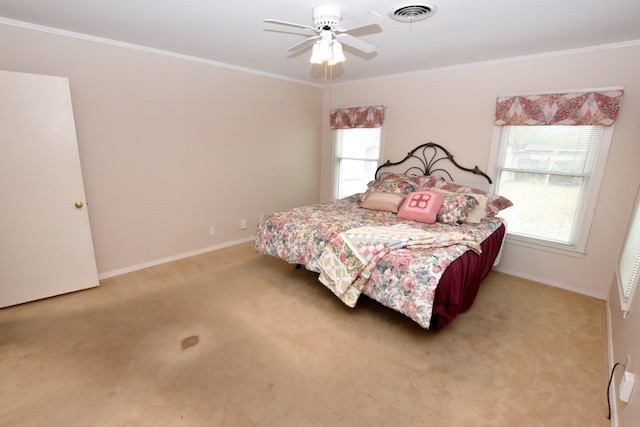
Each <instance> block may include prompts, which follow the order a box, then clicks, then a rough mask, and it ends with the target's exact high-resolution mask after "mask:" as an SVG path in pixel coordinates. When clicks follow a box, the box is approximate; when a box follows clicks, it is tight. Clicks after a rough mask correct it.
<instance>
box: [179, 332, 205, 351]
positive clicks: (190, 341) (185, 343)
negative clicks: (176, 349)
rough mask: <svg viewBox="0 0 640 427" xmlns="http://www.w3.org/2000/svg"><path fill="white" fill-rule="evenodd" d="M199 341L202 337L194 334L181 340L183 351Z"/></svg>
mask: <svg viewBox="0 0 640 427" xmlns="http://www.w3.org/2000/svg"><path fill="white" fill-rule="evenodd" d="M199 342H200V338H199V337H198V336H197V335H192V336H190V337H186V338H185V339H183V340H182V341H180V347H182V351H184V350H186V349H188V348H190V347H193V346H196V345H198V343H199Z"/></svg>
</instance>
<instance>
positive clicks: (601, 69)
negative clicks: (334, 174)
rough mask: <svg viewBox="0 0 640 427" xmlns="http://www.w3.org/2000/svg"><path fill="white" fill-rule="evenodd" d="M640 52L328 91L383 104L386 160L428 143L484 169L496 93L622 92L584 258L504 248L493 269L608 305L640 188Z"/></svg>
mask: <svg viewBox="0 0 640 427" xmlns="http://www.w3.org/2000/svg"><path fill="white" fill-rule="evenodd" d="M638 71H640V46H634V47H626V48H620V49H609V50H600V51H594V52H590V53H581V54H572V55H564V56H554V57H548V58H538V59H529V60H520V61H512V62H503V63H494V64H484V65H477V66H469V67H466V68H457V69H448V70H440V71H432V72H426V73H422V74H413V75H405V76H396V77H389V78H386V79H376V80H370V81H364V82H359V83H354V84H345V85H334V86H333V87H332V88H331V91H330V94H328V95H326V97H328V98H329V97H330V100H329V101H328V102H329V103H330V105H332V106H333V107H346V106H354V105H373V104H384V105H386V106H387V114H386V121H385V128H384V138H385V142H384V143H385V147H384V155H383V158H384V159H392V160H399V159H401V158H403V157H404V155H405V154H406V153H407V152H408V151H409V150H410V149H411V148H413V147H414V146H416V145H419V144H421V143H424V142H428V141H433V142H436V143H440V144H442V145H444V146H445V147H447V148H449V149H450V150H451V151H452V153H453V154H454V155H455V157H456V160H457V161H458V162H459V163H461V164H463V165H478V166H479V167H480V168H481V169H484V170H487V169H489V165H488V161H489V153H490V147H491V138H492V133H493V115H494V111H495V99H496V97H497V96H498V95H501V94H510V93H528V92H540V91H554V90H569V89H581V88H599V87H611V86H616V85H621V86H623V87H624V89H625V95H624V99H623V102H622V107H621V112H620V115H619V117H618V121H617V123H616V126H615V131H614V136H613V140H612V144H611V149H610V152H609V158H608V163H607V168H606V171H605V175H604V182H603V185H602V189H601V192H600V197H599V202H598V206H597V208H596V211H595V216H594V220H593V228H592V230H591V233H590V236H589V241H588V244H587V248H586V251H587V254H586V255H585V256H584V257H583V258H574V257H570V256H563V255H557V254H551V253H547V252H543V251H539V250H535V249H530V248H525V247H522V246H515V245H511V244H509V245H507V246H506V247H505V251H504V254H503V257H502V261H501V263H500V266H499V269H500V270H502V271H504V272H508V273H512V274H516V275H519V276H523V277H527V278H531V279H535V280H538V281H541V282H543V283H547V284H552V285H556V286H559V287H563V288H567V289H572V290H576V291H579V292H582V293H585V294H588V295H592V296H596V297H598V298H601V299H606V298H607V295H608V294H609V285H610V282H611V277H612V274H613V271H614V266H615V264H616V261H617V256H618V254H619V251H620V248H621V246H622V240H623V238H624V233H625V228H626V223H627V221H628V218H629V215H630V213H631V209H632V205H633V202H634V196H635V191H636V189H637V188H638V183H639V182H640V169H639V168H638V167H637V161H638V159H640V121H638V117H640V80H639V79H638V78H637V76H638ZM323 140H324V141H325V143H324V144H323V148H324V149H323V157H322V160H323V167H322V169H321V170H322V172H323V174H324V175H323V179H322V198H323V199H327V198H330V188H331V151H330V147H331V145H330V144H329V143H328V142H327V141H329V140H330V135H329V134H328V132H326V131H325V133H324V135H323Z"/></svg>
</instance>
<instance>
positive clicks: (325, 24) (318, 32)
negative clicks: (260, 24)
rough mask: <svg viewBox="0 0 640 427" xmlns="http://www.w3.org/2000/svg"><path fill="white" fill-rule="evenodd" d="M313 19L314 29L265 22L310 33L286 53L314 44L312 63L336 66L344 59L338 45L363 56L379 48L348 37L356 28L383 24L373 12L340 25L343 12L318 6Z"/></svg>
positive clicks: (272, 21)
mask: <svg viewBox="0 0 640 427" xmlns="http://www.w3.org/2000/svg"><path fill="white" fill-rule="evenodd" d="M312 18H313V26H311V25H303V24H296V23H293V22H287V21H280V20H278V19H265V20H264V22H267V23H271V24H279V25H287V26H290V27H296V28H302V29H304V30H306V31H309V32H311V33H313V35H311V36H309V37H308V38H306V39H305V40H303V41H301V42H300V43H297V44H295V45H293V46H291V47H290V48H288V49H287V51H289V52H295V51H299V50H302V49H305V48H307V47H309V46H310V45H312V44H313V50H312V53H311V61H310V62H311V63H312V64H323V63H327V64H328V65H335V64H337V63H339V62H342V61H344V60H345V57H344V53H343V52H342V44H341V43H344V44H345V45H347V46H349V47H352V48H354V49H356V50H359V51H361V52H364V53H373V52H375V51H376V50H377V49H378V47H377V46H376V45H374V44H372V43H369V42H367V41H365V40H361V39H359V38H357V37H355V36H353V35H351V34H349V32H350V31H353V30H356V29H360V28H364V27H368V26H371V25H378V26H379V24H380V22H382V17H381V16H380V15H379V14H378V13H376V12H373V11H370V12H367V13H365V14H363V15H360V16H358V17H356V18H353V19H349V20H347V21H344V22H342V10H341V9H340V7H338V6H333V5H321V6H316V7H314V8H313V13H312Z"/></svg>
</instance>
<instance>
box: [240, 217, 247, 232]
mask: <svg viewBox="0 0 640 427" xmlns="http://www.w3.org/2000/svg"><path fill="white" fill-rule="evenodd" d="M246 228H247V220H246V219H241V220H240V230H245V229H246Z"/></svg>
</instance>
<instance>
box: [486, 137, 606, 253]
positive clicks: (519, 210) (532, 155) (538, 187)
mask: <svg viewBox="0 0 640 427" xmlns="http://www.w3.org/2000/svg"><path fill="white" fill-rule="evenodd" d="M603 131H604V128H603V127H602V126H505V127H503V128H502V131H501V133H500V142H499V148H498V155H497V164H496V178H497V179H496V186H497V188H496V192H498V193H499V194H501V195H503V196H505V197H507V198H508V199H509V200H511V201H512V202H513V205H514V206H513V207H512V208H511V209H508V210H505V211H504V212H503V213H501V216H503V217H504V218H505V219H506V220H507V223H508V224H509V233H510V234H512V235H517V236H522V237H526V238H533V239H542V240H544V241H547V242H551V243H554V244H559V245H567V246H570V247H574V248H576V249H578V250H580V249H582V248H580V246H582V245H580V244H579V243H580V242H579V237H580V231H581V226H582V224H583V219H584V218H585V212H586V210H587V209H588V207H589V206H588V203H587V202H588V200H589V197H588V196H589V195H590V189H591V185H592V183H593V180H592V177H593V173H594V170H595V166H596V160H597V159H598V153H599V148H601V145H602V144H601V141H602V136H603V135H602V134H603ZM605 152H606V151H605Z"/></svg>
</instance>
